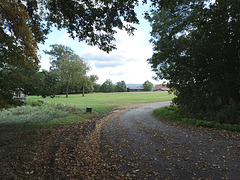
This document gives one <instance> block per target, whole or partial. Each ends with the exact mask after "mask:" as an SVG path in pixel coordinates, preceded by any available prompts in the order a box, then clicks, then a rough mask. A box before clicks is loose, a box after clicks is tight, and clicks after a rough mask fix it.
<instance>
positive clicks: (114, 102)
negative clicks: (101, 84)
mask: <svg viewBox="0 0 240 180" xmlns="http://www.w3.org/2000/svg"><path fill="white" fill-rule="evenodd" d="M173 97H174V95H173V94H168V93H167V92H144V93H93V94H86V95H85V96H84V97H82V95H80V94H76V95H69V97H68V98H66V97H65V95H60V96H57V97H55V98H53V99H51V98H49V97H47V98H42V97H38V96H29V97H28V101H36V100H42V101H44V102H48V103H55V104H65V105H68V106H76V107H78V108H81V109H82V110H85V109H86V107H92V108H93V114H94V115H99V114H102V113H106V112H107V111H109V110H111V109H114V108H116V107H119V106H124V105H130V104H139V103H150V102H158V101H169V100H171V99H172V98H173Z"/></svg>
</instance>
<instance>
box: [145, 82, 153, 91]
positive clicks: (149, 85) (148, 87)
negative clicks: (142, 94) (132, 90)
mask: <svg viewBox="0 0 240 180" xmlns="http://www.w3.org/2000/svg"><path fill="white" fill-rule="evenodd" d="M143 89H144V91H152V90H153V83H151V82H150V81H145V82H144V83H143Z"/></svg>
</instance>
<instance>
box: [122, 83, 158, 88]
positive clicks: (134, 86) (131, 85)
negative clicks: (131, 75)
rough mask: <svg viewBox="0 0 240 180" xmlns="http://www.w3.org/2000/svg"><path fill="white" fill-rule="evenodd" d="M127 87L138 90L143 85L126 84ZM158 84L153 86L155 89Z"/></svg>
mask: <svg viewBox="0 0 240 180" xmlns="http://www.w3.org/2000/svg"><path fill="white" fill-rule="evenodd" d="M126 85H127V87H129V86H130V87H131V88H137V87H142V84H126ZM155 86H156V84H154V85H153V87H155Z"/></svg>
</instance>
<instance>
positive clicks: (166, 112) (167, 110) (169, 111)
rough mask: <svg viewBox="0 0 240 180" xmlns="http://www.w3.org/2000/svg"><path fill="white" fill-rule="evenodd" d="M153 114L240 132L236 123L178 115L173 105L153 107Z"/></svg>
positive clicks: (178, 120) (187, 122)
mask: <svg viewBox="0 0 240 180" xmlns="http://www.w3.org/2000/svg"><path fill="white" fill-rule="evenodd" d="M153 115H154V116H156V117H157V118H159V119H164V120H168V121H172V122H180V123H184V124H190V125H195V126H202V127H207V128H215V129H220V130H229V131H237V132H240V125H238V124H224V123H219V122H215V121H207V120H200V119H193V118H187V117H184V116H182V115H180V114H179V113H178V112H177V111H176V108H175V107H174V106H168V107H163V108H159V109H155V110H154V111H153Z"/></svg>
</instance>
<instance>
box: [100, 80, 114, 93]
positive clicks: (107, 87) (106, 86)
mask: <svg viewBox="0 0 240 180" xmlns="http://www.w3.org/2000/svg"><path fill="white" fill-rule="evenodd" d="M114 91H115V86H114V84H113V83H112V81H111V80H110V79H107V80H106V81H105V82H104V83H103V84H102V86H101V92H105V93H108V92H114Z"/></svg>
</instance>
